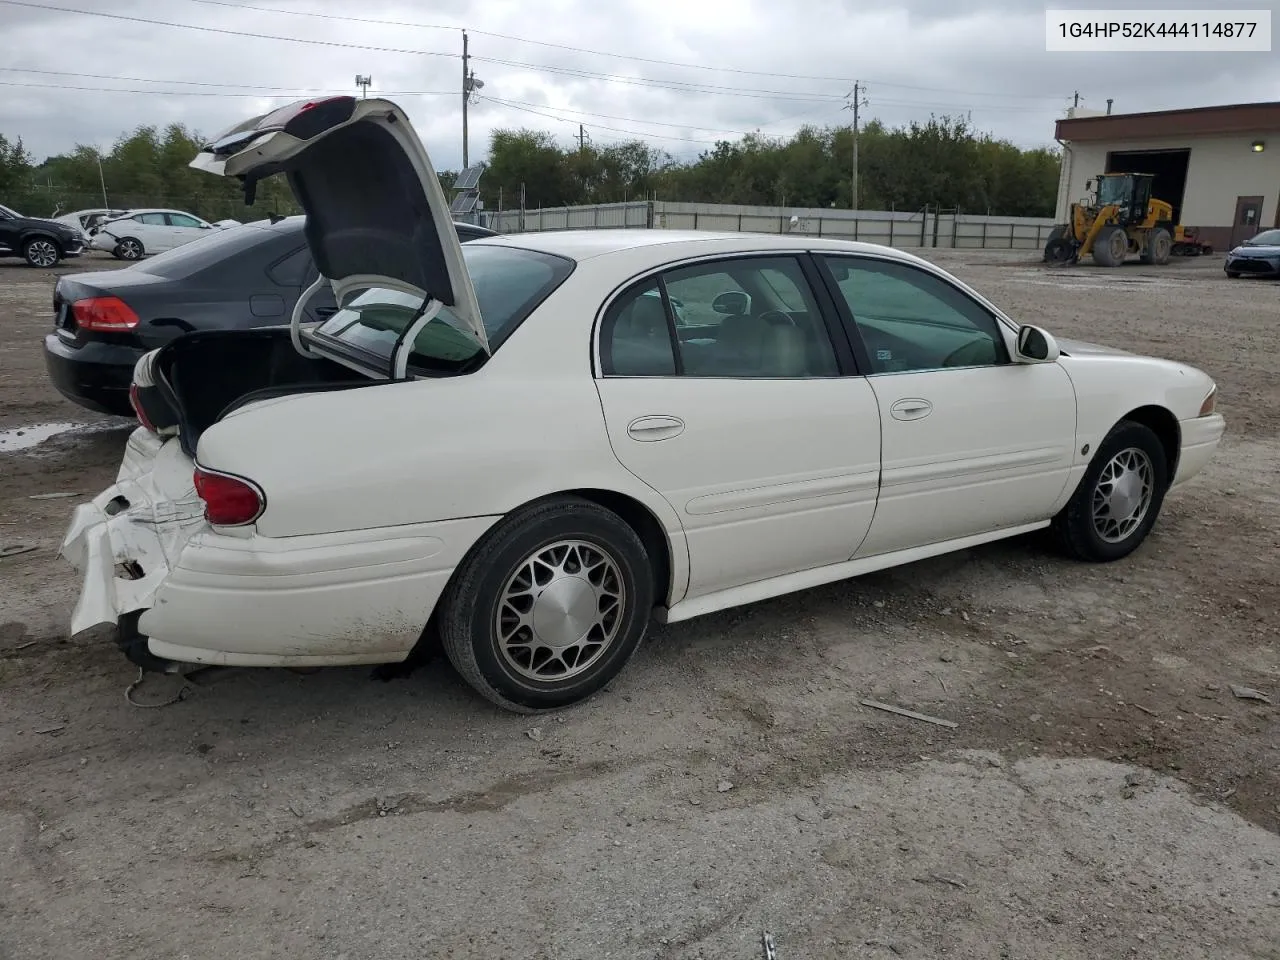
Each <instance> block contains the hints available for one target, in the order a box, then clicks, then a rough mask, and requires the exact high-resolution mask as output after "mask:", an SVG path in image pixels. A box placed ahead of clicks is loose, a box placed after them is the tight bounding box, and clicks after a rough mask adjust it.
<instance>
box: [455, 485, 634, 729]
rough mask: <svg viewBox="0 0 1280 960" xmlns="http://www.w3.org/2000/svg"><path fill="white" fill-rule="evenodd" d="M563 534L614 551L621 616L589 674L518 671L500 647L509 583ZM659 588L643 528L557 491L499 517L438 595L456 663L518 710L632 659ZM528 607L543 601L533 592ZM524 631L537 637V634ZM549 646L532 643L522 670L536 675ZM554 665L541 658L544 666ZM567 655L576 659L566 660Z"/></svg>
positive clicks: (569, 697) (537, 706)
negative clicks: (559, 675) (541, 674)
mask: <svg viewBox="0 0 1280 960" xmlns="http://www.w3.org/2000/svg"><path fill="white" fill-rule="evenodd" d="M562 541H576V542H578V543H581V544H584V545H585V548H586V549H587V550H589V551H597V552H598V553H599V554H603V555H605V556H607V557H608V560H609V562H610V563H612V565H613V573H612V574H611V579H610V581H609V582H611V583H614V584H615V585H616V586H619V587H620V588H621V589H620V590H618V591H617V592H618V594H619V595H620V597H621V601H620V602H619V603H618V605H617V613H616V615H615V616H614V617H613V618H612V619H610V620H609V621H608V622H609V624H610V626H609V629H610V630H611V631H612V632H611V634H610V636H611V637H612V639H611V640H609V641H608V642H607V643H605V644H603V645H602V646H601V648H600V649H599V650H598V651H592V653H593V656H594V659H593V660H588V663H589V665H588V666H586V667H585V669H582V672H580V673H576V674H574V675H572V676H568V677H564V678H554V677H553V678H550V679H547V680H540V679H535V678H533V677H529V676H526V675H524V674H522V673H520V672H519V669H518V667H517V665H516V664H515V663H514V662H513V660H512V659H511V658H509V657H508V655H507V654H505V653H504V652H503V650H502V649H501V645H500V641H499V637H498V626H497V625H498V616H499V612H500V610H503V611H512V610H514V609H515V608H514V607H513V606H512V605H510V604H508V605H507V606H506V607H503V606H502V594H503V591H504V589H505V588H506V587H507V585H508V583H509V582H510V581H513V580H514V578H516V577H517V576H518V575H519V574H520V572H521V571H522V570H523V569H526V565H527V564H529V562H530V560H531V558H532V557H534V556H537V555H538V554H539V553H540V552H542V551H546V550H549V549H550V548H552V547H554V546H555V545H556V544H557V543H559V542H562ZM573 549H575V550H577V549H581V548H573ZM574 556H580V555H579V554H574ZM566 565H570V562H569V561H566ZM542 569H546V568H545V567H543V568H542ZM569 579H571V578H569ZM577 579H579V580H581V579H582V578H577ZM548 585H549V584H548ZM546 589H547V587H546V586H539V585H538V584H537V583H533V584H531V589H530V594H531V595H533V596H534V597H535V598H536V597H541V596H542V595H543V593H544V591H545V590H546ZM653 596H654V583H653V573H652V567H651V565H650V563H649V556H648V553H647V552H646V550H645V547H644V543H643V542H642V541H641V540H640V538H639V536H637V535H636V532H635V531H634V530H632V529H631V527H630V526H628V525H627V524H626V523H625V522H624V521H623V520H622V519H621V518H620V517H618V516H617V514H615V513H613V512H611V511H609V510H606V509H604V508H603V507H601V506H598V505H597V504H594V503H592V502H590V501H588V500H583V499H581V498H578V497H556V498H554V499H551V500H544V501H540V502H538V503H534V504H531V505H529V506H527V507H524V508H522V509H520V510H517V511H515V512H514V513H512V514H511V515H509V516H508V517H506V518H505V519H503V520H502V521H500V522H499V523H498V525H497V526H496V527H494V528H493V530H491V531H490V532H489V533H488V534H486V535H485V537H484V538H483V539H482V540H481V541H480V543H479V544H477V546H476V547H474V548H473V549H472V551H471V553H470V554H469V555H468V556H467V557H466V558H465V559H464V560H463V562H462V563H461V564H460V565H459V567H458V569H457V570H456V571H454V575H453V578H452V580H451V581H450V583H449V586H448V587H447V588H446V590H445V593H444V596H442V597H441V599H440V616H439V620H438V622H439V628H440V639H441V642H442V644H443V646H444V651H445V654H446V655H447V656H448V658H449V661H450V662H451V663H452V664H453V666H454V668H455V669H456V670H457V671H458V673H460V674H461V675H462V678H463V679H464V680H466V681H467V683H469V684H470V685H471V686H472V687H474V688H475V690H476V691H477V692H478V693H480V694H481V695H482V696H484V697H485V698H487V699H488V700H490V701H492V702H493V703H495V704H497V705H498V706H500V707H503V708H504V709H507V710H512V711H514V712H517V713H534V712H537V711H539V710H553V709H557V708H560V707H565V706H568V705H570V704H573V703H578V702H580V701H582V700H585V699H587V698H588V697H590V696H592V695H593V694H595V693H596V692H598V691H599V690H600V689H601V688H602V687H604V685H605V684H607V683H608V682H609V681H610V680H612V679H613V678H614V677H616V676H617V675H618V673H619V672H620V671H621V670H622V668H623V667H625V666H626V664H627V662H628V661H629V660H630V659H631V657H632V655H633V654H634V653H635V651H636V649H637V648H638V647H639V646H640V641H641V640H642V639H643V638H644V634H645V631H646V630H647V629H648V626H649V617H650V613H651V611H652V609H653ZM598 602H599V601H598V600H597V604H598ZM529 609H530V612H533V611H534V610H536V609H537V608H536V607H534V606H533V601H532V600H530V608H529ZM585 635H588V634H584V636H585ZM526 636H530V637H534V638H536V637H537V635H536V634H533V633H532V632H530V633H529V634H526ZM546 649H548V648H538V647H537V645H536V643H535V645H534V646H533V647H531V648H530V650H529V655H530V661H529V663H528V664H525V665H523V668H524V669H527V670H529V671H530V672H533V673H537V672H538V671H537V669H536V664H537V659H536V657H537V656H538V654H539V651H540V650H546ZM588 650H590V647H589V646H583V647H581V648H579V652H578V653H577V654H575V655H574V659H575V660H576V661H578V662H581V661H582V659H583V658H584V657H585V656H586V653H587V651H588ZM552 663H554V661H546V660H544V661H543V666H544V667H546V666H549V665H550V664H552ZM560 663H561V664H562V665H563V666H566V667H571V668H572V667H574V666H575V665H573V664H570V663H569V661H568V659H563V660H561V661H560Z"/></svg>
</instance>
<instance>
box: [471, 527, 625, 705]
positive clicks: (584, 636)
mask: <svg viewBox="0 0 1280 960" xmlns="http://www.w3.org/2000/svg"><path fill="white" fill-rule="evenodd" d="M625 601H626V592H625V589H624V587H623V583H622V574H621V571H620V570H619V569H618V563H617V561H616V560H615V559H614V558H613V557H612V556H610V555H609V553H608V552H606V551H605V550H604V549H603V548H601V547H599V546H597V545H596V544H593V543H587V542H585V541H582V540H560V541H557V542H555V543H552V544H549V545H548V546H544V547H540V548H539V549H538V550H537V551H536V552H534V553H532V554H530V555H529V556H528V557H526V558H525V559H524V560H523V561H521V562H520V564H519V565H518V566H517V567H516V570H515V573H513V574H512V575H511V577H510V578H509V579H508V580H507V583H506V585H505V586H504V587H503V589H502V593H501V595H500V598H499V600H498V612H497V616H496V622H495V624H494V627H495V629H496V630H497V637H498V647H499V649H500V650H501V652H502V657H503V659H504V660H505V661H506V663H507V665H508V666H509V667H511V669H513V670H515V671H516V672H517V673H518V674H520V675H521V676H523V677H527V678H529V679H531V680H541V681H544V682H545V681H558V680H566V679H568V678H570V677H573V676H576V675H577V674H580V673H582V672H583V671H584V670H587V669H588V668H590V667H591V666H592V665H593V664H595V663H596V662H597V661H598V660H599V659H600V658H601V656H603V655H604V653H605V651H606V650H608V649H609V647H610V646H611V645H612V644H613V642H614V640H615V639H616V638H617V635H618V630H619V628H620V626H621V625H622V613H623V606H624V603H625Z"/></svg>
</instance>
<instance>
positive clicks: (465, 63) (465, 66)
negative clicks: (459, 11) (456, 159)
mask: <svg viewBox="0 0 1280 960" xmlns="http://www.w3.org/2000/svg"><path fill="white" fill-rule="evenodd" d="M470 67H471V54H470V53H468V51H467V31H465V30H463V31H462V169H463V170H465V169H467V167H469V166H471V163H470V157H469V155H468V152H467V101H468V100H470V99H471V86H470V84H469V83H468V82H467V81H468V80H470V79H471V71H470Z"/></svg>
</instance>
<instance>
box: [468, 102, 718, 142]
mask: <svg viewBox="0 0 1280 960" xmlns="http://www.w3.org/2000/svg"><path fill="white" fill-rule="evenodd" d="M480 99H481V100H488V101H489V102H490V103H496V104H497V105H498V106H501V107H507V108H509V109H511V110H519V111H521V112H522V113H531V114H533V115H534V116H538V117H546V118H547V119H548V120H559V121H560V122H561V123H571V124H573V125H574V126H577V125H578V123H579V121H577V120H571V119H570V118H568V117H560V116H556V115H555V114H553V113H544V112H543V111H541V110H533V109H531V108H529V107H520V106H516V105H515V104H514V103H510V102H507V101H504V100H499V99H498V98H497V97H481V98H480ZM641 122H643V121H641ZM591 126H592V127H593V128H594V129H596V130H608V131H609V132H611V133H621V134H625V135H626V136H629V137H638V138H640V139H642V140H643V139H645V138H646V137H652V138H654V139H657V140H679V141H682V142H684V143H705V144H709V145H712V146H714V145H715V144H716V143H717V142H718V141H715V140H700V139H698V138H696V137H674V136H668V135H667V134H662V133H644V132H641V131H639V130H623V129H621V128H619V127H606V126H603V125H602V124H598V123H593V124H592V125H591Z"/></svg>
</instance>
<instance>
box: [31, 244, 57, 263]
mask: <svg viewBox="0 0 1280 960" xmlns="http://www.w3.org/2000/svg"><path fill="white" fill-rule="evenodd" d="M27 256H28V257H29V258H30V260H31V262H32V263H34V264H35V265H36V266H37V267H51V266H53V265H54V264H55V263H57V262H58V251H57V250H55V249H54V248H53V244H52V243H49V242H48V241H47V240H38V241H36V242H35V243H33V244H31V246H30V247H29V248H28V253H27Z"/></svg>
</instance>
